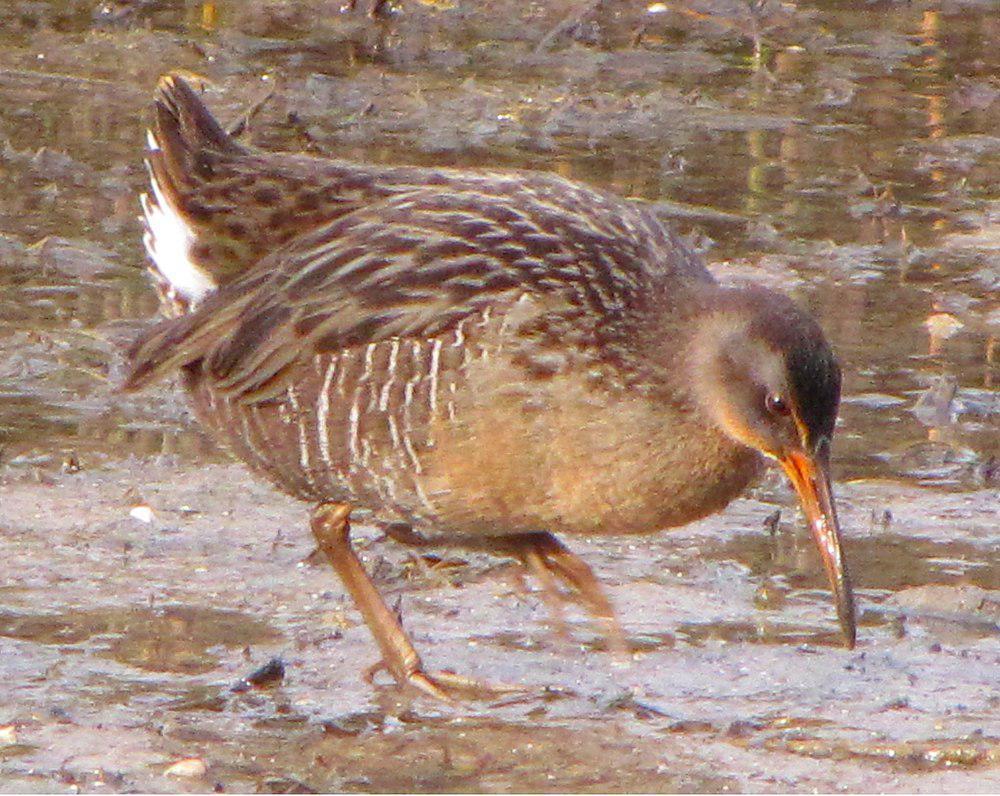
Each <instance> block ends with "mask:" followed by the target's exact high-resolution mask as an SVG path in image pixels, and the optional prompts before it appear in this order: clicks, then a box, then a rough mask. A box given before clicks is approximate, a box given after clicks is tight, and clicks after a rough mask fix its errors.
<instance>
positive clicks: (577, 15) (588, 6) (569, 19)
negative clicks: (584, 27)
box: [535, 0, 601, 53]
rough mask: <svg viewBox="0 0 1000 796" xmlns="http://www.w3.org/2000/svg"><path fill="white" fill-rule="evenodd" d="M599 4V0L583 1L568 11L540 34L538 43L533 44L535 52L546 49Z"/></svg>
mask: <svg viewBox="0 0 1000 796" xmlns="http://www.w3.org/2000/svg"><path fill="white" fill-rule="evenodd" d="M600 4H601V0H593V2H590V3H585V4H584V5H582V6H580V7H579V8H577V9H575V10H574V11H572V12H570V13H569V14H568V15H567V16H565V17H563V19H562V20H561V21H560V22H559V24H558V25H556V26H555V27H554V28H552V29H551V30H550V31H549V32H548V33H546V34H545V35H544V36H542V38H541V40H540V41H539V42H538V44H536V45H535V52H536V53H540V52H543V51H545V50H547V49H548V48H549V45H550V44H552V42H553V41H555V40H556V39H557V38H559V37H560V36H562V35H563V34H564V33H566V32H567V31H569V30H572V29H573V28H574V27H575V26H577V25H579V24H580V23H581V22H583V20H584V19H585V18H586V17H588V16H589V15H590V14H591V13H593V12H594V11H595V10H596V9H597V7H598V6H600Z"/></svg>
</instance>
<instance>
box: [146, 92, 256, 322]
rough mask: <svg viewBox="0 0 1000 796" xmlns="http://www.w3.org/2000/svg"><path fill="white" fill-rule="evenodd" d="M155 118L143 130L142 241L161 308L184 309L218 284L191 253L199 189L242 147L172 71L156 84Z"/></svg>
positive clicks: (174, 311) (169, 310)
mask: <svg viewBox="0 0 1000 796" xmlns="http://www.w3.org/2000/svg"><path fill="white" fill-rule="evenodd" d="M155 113H156V119H155V123H154V125H153V127H152V128H151V129H149V130H148V131H147V134H146V140H147V144H148V148H149V151H148V154H147V156H146V165H147V167H148V169H149V182H150V192H149V193H148V194H144V195H143V196H142V199H141V201H142V211H143V216H144V219H145V224H146V233H145V235H144V237H143V242H144V243H145V245H146V251H147V252H148V253H149V256H150V258H151V260H152V265H151V267H150V271H151V273H152V275H153V278H154V281H155V283H156V286H157V289H158V290H159V292H160V298H161V300H162V302H163V304H164V308H165V309H166V311H167V313H168V314H170V315H178V314H183V313H184V312H187V311H188V309H190V308H191V307H192V306H194V305H196V304H198V303H199V302H200V301H201V300H202V299H204V298H205V296H206V295H208V294H209V293H211V292H212V291H213V290H215V288H216V287H217V286H218V281H217V279H216V277H215V276H213V273H212V270H211V268H210V267H207V266H210V263H208V262H205V261H204V260H205V257H200V258H199V256H198V255H197V251H196V249H195V246H196V241H197V238H198V233H199V229H198V220H197V216H198V213H199V212H203V208H202V206H201V205H200V203H199V201H198V196H199V194H200V193H201V189H202V188H203V187H204V186H205V185H206V184H208V183H210V182H211V181H212V179H213V177H214V176H215V170H216V168H217V166H218V164H219V163H221V162H224V161H226V160H231V159H232V158H233V157H234V156H236V157H238V156H240V155H242V154H244V153H245V152H246V150H245V149H244V148H243V147H241V146H240V145H239V144H237V143H236V142H235V141H233V139H232V138H231V137H230V136H229V134H228V133H226V131H225V130H223V129H222V127H221V126H220V125H219V123H218V122H217V121H216V120H215V117H214V116H212V114H211V112H210V111H209V110H208V108H207V107H205V104H204V103H203V102H202V101H201V98H200V97H199V96H198V94H197V92H196V91H195V90H194V89H193V88H192V87H191V85H190V84H189V83H188V82H187V81H186V80H184V78H182V77H179V76H178V75H173V74H169V75H164V76H163V77H162V78H160V82H159V85H158V87H157V96H156V106H155Z"/></svg>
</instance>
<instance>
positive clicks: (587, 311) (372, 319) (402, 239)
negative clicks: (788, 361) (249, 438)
mask: <svg viewBox="0 0 1000 796" xmlns="http://www.w3.org/2000/svg"><path fill="white" fill-rule="evenodd" d="M489 188H490V190H489V191H488V192H486V191H483V190H458V189H455V188H454V186H451V187H448V188H443V187H427V188H423V189H419V190H414V191H412V192H410V193H407V194H403V195H400V196H395V197H392V198H389V199H386V200H384V201H382V202H379V203H375V204H372V205H370V206H368V207H365V208H363V209H361V210H358V211H355V212H354V213H351V214H349V215H347V216H344V217H341V218H338V219H336V220H335V221H333V222H331V223H329V224H327V225H326V226H324V227H321V228H319V229H317V230H314V231H313V232H311V233H308V234H306V235H303V236H301V237H300V238H297V239H295V240H294V241H292V242H291V243H290V244H289V245H288V246H286V247H285V248H283V249H281V250H279V251H277V252H275V253H273V254H272V255H270V256H268V257H266V258H265V259H264V260H262V261H261V262H260V263H259V265H258V266H257V267H255V268H254V269H253V270H252V271H251V272H249V273H248V274H246V275H245V276H244V277H242V278H241V279H239V280H237V281H235V282H233V283H231V284H230V285H227V286H225V287H223V288H222V289H221V290H220V291H219V292H218V293H217V294H215V295H213V296H211V297H210V298H208V299H207V300H206V301H205V302H204V303H203V304H202V305H201V306H200V307H199V308H198V309H197V310H196V311H195V312H194V313H192V314H191V315H189V316H186V317H184V318H180V319H177V320H173V321H169V322H167V323H165V324H161V325H160V326H159V327H155V328H154V329H153V330H152V332H151V333H150V334H149V335H148V336H147V338H146V339H145V340H143V341H140V343H139V344H138V345H137V347H136V349H135V350H134V352H133V360H132V361H133V370H132V373H131V374H130V376H129V379H128V383H127V386H128V387H138V386H141V385H142V384H144V383H146V382H147V381H149V380H151V379H152V378H155V377H156V376H158V375H160V374H162V373H163V372H165V371H167V370H169V369H171V368H173V367H179V366H184V365H190V364H192V363H195V362H200V368H201V373H202V375H203V377H204V378H207V379H209V380H210V381H211V382H212V385H213V388H215V389H217V390H220V391H222V392H224V393H226V394H229V395H232V396H234V397H238V398H240V399H241V400H243V401H248V402H252V401H260V400H266V399H267V398H270V397H273V396H274V395H276V394H277V393H278V392H280V390H281V389H283V387H284V385H285V383H286V379H287V377H288V375H289V373H290V371H291V369H292V368H293V366H294V365H296V364H297V363H299V362H301V361H303V360H305V359H308V358H309V357H310V356H312V355H313V354H315V353H316V352H322V351H331V350H338V349H340V348H345V347H348V346H354V345H359V344H366V343H372V342H378V341H380V340H386V339H390V338H393V337H412V336H417V337H421V338H427V337H431V336H434V335H435V334H438V333H440V332H442V331H444V330H446V329H448V328H450V327H452V326H454V325H455V324H456V323H458V322H459V321H460V320H461V319H462V318H465V317H467V316H469V315H471V314H473V313H475V312H478V311H481V310H482V309H484V308H485V307H487V306H490V305H493V304H496V303H502V302H503V301H504V300H506V299H509V298H513V297H516V296H517V295H519V294H520V293H523V292H534V293H540V294H546V295H548V296H550V300H549V301H547V302H546V305H547V306H548V307H551V308H552V309H551V316H552V317H550V318H548V320H549V321H550V322H551V323H549V324H548V325H549V327H550V329H556V330H558V329H560V328H564V329H575V330H576V331H577V332H579V333H582V334H584V335H586V336H588V337H589V338H591V339H590V341H589V342H590V343H593V344H598V343H599V344H600V345H603V346H613V345H614V344H616V340H615V338H616V337H621V336H622V335H624V334H626V330H627V327H628V324H627V323H626V320H627V318H628V317H629V316H630V315H631V314H632V313H633V311H635V310H637V309H640V308H641V306H642V304H643V302H644V300H645V297H646V296H647V295H648V294H649V292H650V290H651V288H652V283H653V282H655V280H657V279H658V278H659V277H661V276H662V275H663V274H664V273H665V272H666V271H671V274H672V276H673V277H674V280H675V281H679V282H681V283H683V282H684V281H685V279H690V280H695V281H704V280H710V279H711V277H710V276H709V275H708V273H707V271H705V270H704V268H703V266H701V265H700V263H698V262H697V260H696V258H694V257H693V255H691V254H690V253H689V252H688V250H687V249H686V248H684V247H683V246H682V245H681V244H680V243H679V242H678V241H677V240H676V238H675V237H673V235H672V234H671V233H669V232H668V231H667V230H666V229H665V228H664V227H663V226H662V225H661V224H660V223H659V222H658V221H657V220H656V219H655V218H654V217H653V216H652V215H651V214H649V213H647V212H645V211H643V210H641V209H639V208H638V207H636V206H635V205H632V204H630V203H627V202H624V201H622V200H619V199H617V198H615V197H612V196H609V195H606V194H602V193H599V192H596V191H591V190H589V189H586V188H583V187H582V186H578V185H574V184H572V183H568V182H565V181H562V180H559V179H558V178H553V177H526V176H524V175H517V174H513V175H506V176H504V175H498V176H497V180H496V182H495V183H494V184H491V185H490V186H489ZM678 277H680V279H678ZM559 321H561V322H562V323H559ZM586 342H588V341H584V344H586Z"/></svg>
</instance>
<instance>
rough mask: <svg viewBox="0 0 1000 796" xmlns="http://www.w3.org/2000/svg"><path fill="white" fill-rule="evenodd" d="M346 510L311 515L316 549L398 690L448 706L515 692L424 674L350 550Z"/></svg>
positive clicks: (327, 506) (321, 509)
mask: <svg viewBox="0 0 1000 796" xmlns="http://www.w3.org/2000/svg"><path fill="white" fill-rule="evenodd" d="M350 516H351V507H350V506H349V505H348V504H346V503H323V504H320V505H319V506H317V507H316V509H315V510H314V511H313V514H312V518H311V521H310V525H311V527H312V532H313V535H314V536H315V537H316V542H317V543H318V544H319V549H320V550H322V551H323V552H324V553H325V554H326V557H327V558H328V559H329V560H330V563H331V564H332V565H333V568H334V570H336V572H337V575H339V576H340V580H341V582H343V584H344V586H345V588H346V589H347V591H348V592H349V593H350V595H351V597H352V598H354V603H355V605H357V607H358V610H359V611H361V615H362V616H363V617H364V619H365V624H367V625H368V629H369V630H370V631H371V632H372V635H373V636H374V637H375V641H376V642H377V643H378V646H379V649H380V650H381V651H382V660H383V662H384V663H385V667H386V669H388V670H389V673H390V674H392V676H393V677H394V678H395V679H396V682H398V683H399V684H400V685H411V686H413V687H414V688H416V689H417V690H419V691H422V692H423V693H425V694H427V695H429V696H432V697H435V698H437V699H441V700H443V701H445V702H453V701H454V696H455V695H464V696H474V695H478V696H496V695H497V694H498V693H509V692H511V691H517V690H520V689H517V688H515V687H513V686H499V685H492V684H487V683H480V682H478V681H476V680H473V679H470V678H467V677H461V676H459V675H457V674H452V673H450V672H435V673H434V674H429V673H428V672H426V671H424V667H423V663H422V662H421V660H420V656H419V655H418V654H417V651H416V650H415V649H414V648H413V644H412V643H411V642H410V639H409V637H408V636H407V635H406V631H405V630H404V629H403V626H402V625H401V624H400V622H399V619H397V618H396V615H395V614H394V613H393V612H392V610H391V609H390V608H389V606H388V605H386V603H385V600H383V599H382V595H381V594H379V592H378V589H376V588H375V584H373V583H372V581H371V578H369V577H368V573H367V572H365V569H364V567H363V566H361V561H360V560H359V559H358V557H357V554H355V552H354V550H353V548H352V547H351V539H350V533H351V525H350Z"/></svg>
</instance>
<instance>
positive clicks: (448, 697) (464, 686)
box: [365, 661, 528, 703]
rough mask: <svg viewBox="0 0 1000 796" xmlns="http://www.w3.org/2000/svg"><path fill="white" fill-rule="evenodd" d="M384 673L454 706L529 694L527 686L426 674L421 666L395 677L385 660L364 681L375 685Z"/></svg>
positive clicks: (400, 682)
mask: <svg viewBox="0 0 1000 796" xmlns="http://www.w3.org/2000/svg"><path fill="white" fill-rule="evenodd" d="M382 670H385V671H388V672H389V674H391V675H392V676H393V677H394V679H395V680H396V682H397V683H399V685H401V686H410V687H411V688H414V689H416V690H417V691H419V692H420V693H422V694H424V695H426V696H430V697H433V698H434V699H439V700H441V701H442V702H450V703H455V702H459V701H462V700H466V699H481V700H492V699H498V698H500V697H504V696H509V695H511V694H522V693H525V692H526V691H528V689H527V688H526V687H524V686H519V685H513V684H512V683H497V682H492V681H486V680H477V679H475V678H473V677H465V676H463V675H460V674H456V673H455V672H448V671H439V672H427V671H424V668H423V666H420V665H418V666H415V667H411V668H410V669H408V670H407V671H405V672H401V673H399V674H396V673H395V672H393V671H391V670H390V668H389V667H388V666H387V665H386V664H385V662H384V661H379V662H378V663H376V664H374V665H373V666H371V667H370V668H369V669H368V671H367V672H366V673H365V679H366V680H368V682H372V680H373V679H374V677H375V675H376V674H377V673H378V672H380V671H382Z"/></svg>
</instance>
